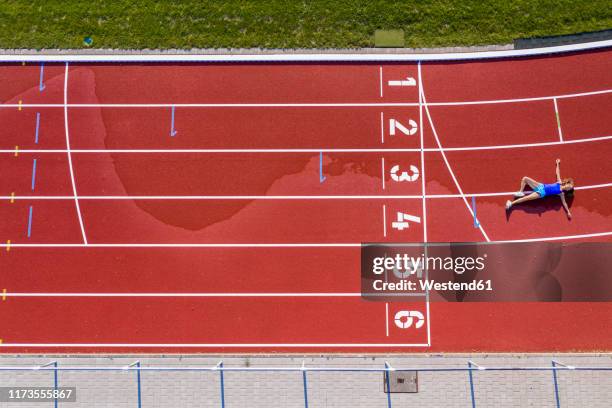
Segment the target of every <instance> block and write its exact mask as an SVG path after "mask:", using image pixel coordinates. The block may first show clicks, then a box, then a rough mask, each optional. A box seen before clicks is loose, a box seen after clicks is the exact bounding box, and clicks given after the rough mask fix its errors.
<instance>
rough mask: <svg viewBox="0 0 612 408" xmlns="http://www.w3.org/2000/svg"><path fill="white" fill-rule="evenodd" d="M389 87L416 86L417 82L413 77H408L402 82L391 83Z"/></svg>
mask: <svg viewBox="0 0 612 408" xmlns="http://www.w3.org/2000/svg"><path fill="white" fill-rule="evenodd" d="M388 83H389V86H416V80H415V79H414V78H412V77H407V78H406V79H404V80H401V81H389V82H388Z"/></svg>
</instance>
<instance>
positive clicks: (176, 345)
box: [0, 343, 427, 348]
mask: <svg viewBox="0 0 612 408" xmlns="http://www.w3.org/2000/svg"><path fill="white" fill-rule="evenodd" d="M3 347H4V348H8V347H78V348H86V347H91V348H101V347H112V348H115V347H123V348H128V347H142V348H145V347H146V348H181V347H184V348H194V347H201V348H208V347H217V348H220V347H223V348H246V347H266V348H268V347H287V348H293V347H313V348H314V347H342V348H350V347H372V348H375V347H427V344H421V343H184V344H183V343H0V348H3Z"/></svg>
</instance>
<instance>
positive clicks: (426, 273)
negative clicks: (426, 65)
mask: <svg viewBox="0 0 612 408" xmlns="http://www.w3.org/2000/svg"><path fill="white" fill-rule="evenodd" d="M417 68H418V74H419V75H418V81H419V85H418V86H419V128H420V132H419V133H420V135H419V136H420V139H421V194H422V206H423V208H422V212H423V242H424V243H425V244H427V200H426V196H427V190H426V188H425V186H426V183H425V150H424V149H425V142H424V139H425V138H424V136H423V132H424V130H423V128H424V125H423V95H422V92H421V89H422V86H423V81H422V78H421V77H422V75H421V61H419V62H418V65H417ZM425 255H426V256H427V245H425ZM425 279H426V280H428V279H429V269H428V268H425ZM425 313H426V315H425V316H426V319H427V345H428V346H431V314H430V313H429V289H427V290H426V292H425Z"/></svg>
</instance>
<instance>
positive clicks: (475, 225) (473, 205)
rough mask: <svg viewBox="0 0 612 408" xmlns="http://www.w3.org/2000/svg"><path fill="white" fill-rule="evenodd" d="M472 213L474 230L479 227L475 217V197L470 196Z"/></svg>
mask: <svg viewBox="0 0 612 408" xmlns="http://www.w3.org/2000/svg"><path fill="white" fill-rule="evenodd" d="M472 211H473V212H474V228H478V227H480V221H478V218H477V217H476V197H474V196H472Z"/></svg>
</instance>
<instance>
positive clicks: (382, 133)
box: [380, 112, 385, 143]
mask: <svg viewBox="0 0 612 408" xmlns="http://www.w3.org/2000/svg"><path fill="white" fill-rule="evenodd" d="M380 143H385V114H384V112H380Z"/></svg>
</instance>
